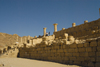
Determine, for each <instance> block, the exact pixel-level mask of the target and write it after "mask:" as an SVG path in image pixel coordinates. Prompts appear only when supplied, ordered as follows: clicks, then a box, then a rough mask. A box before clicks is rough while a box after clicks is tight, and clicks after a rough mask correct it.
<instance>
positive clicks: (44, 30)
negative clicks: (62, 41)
mask: <svg viewBox="0 0 100 67" xmlns="http://www.w3.org/2000/svg"><path fill="white" fill-rule="evenodd" d="M46 29H47V28H43V30H44V37H45V35H46Z"/></svg>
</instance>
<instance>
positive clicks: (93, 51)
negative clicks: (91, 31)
mask: <svg viewBox="0 0 100 67" xmlns="http://www.w3.org/2000/svg"><path fill="white" fill-rule="evenodd" d="M19 56H20V57H22V58H33V59H40V60H48V61H54V62H60V63H65V64H76V65H82V66H88V67H100V39H99V38H98V39H96V40H88V41H86V42H85V43H80V44H75V43H73V44H71V45H65V44H60V43H58V44H57V43H55V44H52V45H44V44H40V45H36V46H35V47H30V48H27V47H23V48H20V50H19Z"/></svg>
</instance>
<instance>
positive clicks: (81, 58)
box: [76, 57, 85, 61]
mask: <svg viewBox="0 0 100 67" xmlns="http://www.w3.org/2000/svg"><path fill="white" fill-rule="evenodd" d="M76 60H77V61H84V60H85V59H84V57H77V58H76Z"/></svg>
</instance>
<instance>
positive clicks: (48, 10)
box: [0, 0, 100, 37]
mask: <svg viewBox="0 0 100 67" xmlns="http://www.w3.org/2000/svg"><path fill="white" fill-rule="evenodd" d="M99 8H100V0H0V32H2V33H7V34H12V35H13V34H18V35H19V36H21V37H22V36H28V35H30V36H32V37H34V36H39V35H43V28H44V27H46V28H47V29H46V31H47V32H50V34H51V35H52V34H53V32H54V26H53V24H54V23H57V24H58V25H57V30H58V31H59V30H61V29H62V28H66V29H67V28H69V27H72V23H74V22H75V23H76V25H80V24H83V23H84V21H85V20H88V21H89V22H91V21H94V20H97V19H99V18H100V16H99Z"/></svg>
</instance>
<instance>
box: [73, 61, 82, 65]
mask: <svg viewBox="0 0 100 67" xmlns="http://www.w3.org/2000/svg"><path fill="white" fill-rule="evenodd" d="M73 64H75V65H81V64H82V63H81V62H80V61H74V63H73Z"/></svg>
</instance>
